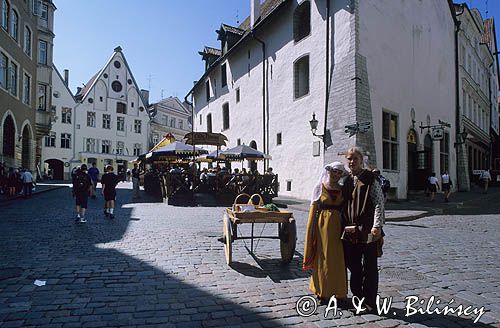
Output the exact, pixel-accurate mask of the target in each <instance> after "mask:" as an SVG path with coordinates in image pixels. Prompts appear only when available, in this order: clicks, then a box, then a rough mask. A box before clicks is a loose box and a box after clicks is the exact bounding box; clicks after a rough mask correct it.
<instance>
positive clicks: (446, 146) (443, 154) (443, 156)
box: [439, 132, 450, 172]
mask: <svg viewBox="0 0 500 328" xmlns="http://www.w3.org/2000/svg"><path fill="white" fill-rule="evenodd" d="M439 143H440V161H441V166H440V167H441V172H444V171H449V169H450V168H449V161H450V156H449V155H450V134H449V133H448V132H445V133H444V136H443V139H441V141H440V142H439Z"/></svg>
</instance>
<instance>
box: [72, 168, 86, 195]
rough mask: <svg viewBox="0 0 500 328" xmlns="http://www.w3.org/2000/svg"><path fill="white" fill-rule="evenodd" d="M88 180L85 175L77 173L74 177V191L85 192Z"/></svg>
mask: <svg viewBox="0 0 500 328" xmlns="http://www.w3.org/2000/svg"><path fill="white" fill-rule="evenodd" d="M89 186H90V185H89V180H88V176H87V174H85V173H84V172H78V173H77V174H76V177H75V184H74V188H75V190H76V191H86V190H88V189H89Z"/></svg>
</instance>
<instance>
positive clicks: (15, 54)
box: [0, 0, 38, 171]
mask: <svg viewBox="0 0 500 328" xmlns="http://www.w3.org/2000/svg"><path fill="white" fill-rule="evenodd" d="M0 15H1V17H0V138H1V141H2V142H1V145H2V146H1V148H0V161H2V162H5V165H6V166H7V167H15V168H17V167H25V168H28V169H30V170H32V171H35V169H36V165H35V154H36V150H35V149H36V129H35V117H36V115H35V114H36V111H35V109H36V80H37V54H38V45H37V42H36V39H37V20H36V16H35V15H34V11H33V7H32V4H31V2H30V1H28V2H26V1H20V0H19V1H18V0H1V1H0Z"/></svg>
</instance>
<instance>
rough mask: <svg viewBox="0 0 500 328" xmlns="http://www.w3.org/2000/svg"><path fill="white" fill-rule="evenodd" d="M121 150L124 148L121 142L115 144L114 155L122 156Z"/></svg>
mask: <svg viewBox="0 0 500 328" xmlns="http://www.w3.org/2000/svg"><path fill="white" fill-rule="evenodd" d="M123 148H125V143H124V142H123V141H117V142H116V153H117V154H118V155H123Z"/></svg>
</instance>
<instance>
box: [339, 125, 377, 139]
mask: <svg viewBox="0 0 500 328" xmlns="http://www.w3.org/2000/svg"><path fill="white" fill-rule="evenodd" d="M371 127H372V122H356V123H354V124H350V125H346V126H345V127H344V128H345V130H344V132H345V133H349V138H350V137H352V136H353V135H355V134H358V133H360V132H361V133H365V132H367V131H368V130H370V128H371Z"/></svg>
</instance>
